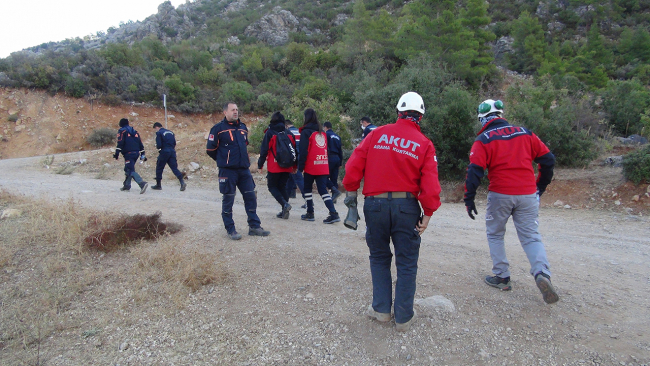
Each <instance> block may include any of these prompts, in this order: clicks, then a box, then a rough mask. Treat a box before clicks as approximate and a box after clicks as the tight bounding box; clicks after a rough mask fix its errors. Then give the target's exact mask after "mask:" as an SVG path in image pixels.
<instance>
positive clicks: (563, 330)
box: [0, 151, 650, 365]
mask: <svg viewBox="0 0 650 366" xmlns="http://www.w3.org/2000/svg"><path fill="white" fill-rule="evenodd" d="M102 154H104V155H105V154H106V152H105V151H103V152H102V151H95V152H80V153H71V154H65V155H60V156H57V157H56V159H58V160H59V161H60V160H66V159H71V160H74V159H81V158H84V159H87V160H88V164H95V165H99V164H100V163H98V161H99V160H100V159H99V156H100V155H102ZM42 160H43V157H33V158H21V159H8V160H0V172H1V173H0V188H2V189H5V190H7V191H9V192H12V193H18V194H23V195H27V196H33V197H43V198H45V199H48V200H53V201H57V200H58V201H66V200H70V199H72V200H74V201H77V202H79V203H80V204H81V205H83V206H86V207H89V208H93V209H101V210H109V211H119V212H124V213H129V214H133V213H152V212H155V211H160V212H162V214H163V216H162V217H163V220H169V221H174V222H177V223H180V224H182V225H183V226H184V227H185V229H184V230H183V232H182V233H181V234H179V236H178V240H179V242H180V241H182V242H183V243H185V245H186V246H188V247H196V248H200V249H201V250H209V251H220V252H221V253H222V254H223V257H224V262H225V265H226V267H227V269H228V271H229V272H230V273H232V274H233V276H232V278H233V280H232V282H230V283H228V284H225V285H222V286H217V287H216V288H214V289H207V288H206V289H202V290H200V291H198V292H197V293H196V294H194V295H193V297H192V299H191V301H190V305H189V306H188V307H187V309H185V310H183V311H179V312H176V313H175V314H174V315H172V316H155V315H152V314H155V312H154V311H153V310H150V313H149V314H144V312H146V309H138V308H137V307H136V308H131V309H130V310H129V313H128V315H127V317H129V319H130V322H129V324H130V325H128V326H122V327H107V328H106V329H105V332H104V333H103V334H102V336H103V337H109V336H110V339H112V340H113V341H112V342H113V343H115V342H118V340H122V339H130V342H131V344H132V346H131V348H130V349H129V350H127V351H124V352H120V351H118V350H117V347H114V346H113V344H112V343H111V346H110V347H93V346H92V345H86V344H84V343H83V342H81V343H79V344H77V345H76V346H71V345H70V344H69V343H71V342H72V343H75V344H76V343H78V342H77V340H75V339H72V338H70V337H67V338H66V336H64V335H61V336H60V338H59V339H54V340H51V341H50V342H51V343H50V344H49V346H50V347H52V348H53V351H52V354H57V355H58V354H61V355H62V356H61V357H56V358H53V359H52V360H51V361H50V363H48V364H62V365H63V364H84V363H85V362H90V363H96V364H133V365H136V364H206V365H208V364H223V365H234V364H236V365H276V364H277V365H279V364H289V365H305V364H308V365H312V364H313V365H316V364H336V365H346V364H347V365H402V364H404V365H406V364H412V365H429V364H432V365H433V364H435V365H438V364H440V365H442V364H451V365H460V364H478V365H483V364H485V365H502V364H527V365H555V364H557V365H560V364H568V365H582V364H623V363H622V362H624V363H625V364H626V365H642V364H646V365H647V364H650V332H649V331H648V329H650V274H649V273H650V235H649V234H650V220H649V219H648V217H639V216H629V215H624V214H620V213H611V212H607V211H588V210H569V209H559V208H546V209H542V210H541V211H540V228H541V233H542V237H543V239H544V242H545V245H546V249H547V252H548V256H549V260H550V263H551V266H552V268H551V269H552V271H553V283H554V285H555V286H556V288H557V289H558V292H559V295H560V302H559V303H557V304H555V305H550V306H549V305H546V304H544V302H543V301H542V298H541V295H540V294H539V291H538V290H537V288H536V287H535V284H534V281H533V280H532V277H531V276H530V275H529V274H528V270H529V265H528V262H527V259H526V257H525V255H524V253H523V250H522V249H521V247H520V245H519V242H518V240H517V236H516V233H515V230H514V226H512V224H511V223H509V225H508V232H507V235H506V242H507V249H508V258H509V260H510V262H511V269H512V273H513V275H512V278H513V286H514V289H513V291H511V292H500V291H498V290H496V289H493V288H489V287H487V286H486V285H485V284H484V283H483V277H484V276H486V275H488V274H490V268H491V261H490V256H489V251H488V248H487V243H486V239H485V231H484V230H485V227H484V222H483V220H481V219H479V217H481V213H484V212H485V202H484V200H485V197H483V198H482V199H483V202H480V201H479V202H478V210H479V217H477V220H476V221H472V220H470V219H469V218H468V217H467V215H466V213H465V208H464V206H463V205H462V204H448V203H445V204H443V205H442V207H441V208H440V210H438V211H437V212H436V213H434V215H433V217H432V220H431V224H430V226H429V229H428V230H427V232H426V233H425V234H424V235H423V238H422V247H421V253H420V261H419V272H418V289H417V293H416V299H422V298H427V297H430V296H434V295H440V296H444V297H445V298H447V299H448V300H450V301H451V302H452V303H453V304H454V306H455V311H454V312H444V311H439V312H435V311H434V312H426V311H422V312H421V314H420V316H419V318H418V320H417V323H416V324H415V326H414V328H413V329H412V330H411V331H410V332H408V333H406V334H404V335H402V334H398V333H396V332H395V331H394V329H393V327H392V326H390V325H383V324H378V323H374V322H372V321H370V320H368V319H366V318H365V317H364V316H363V311H364V309H365V308H366V307H367V305H368V303H369V302H370V301H371V283H370V271H369V266H368V259H367V256H368V253H367V247H366V245H365V239H364V231H363V226H364V225H363V224H364V223H363V221H360V222H359V223H360V230H358V231H351V230H349V229H346V228H345V227H344V226H343V225H342V224H341V223H339V224H334V225H324V224H322V223H321V221H322V220H323V219H324V218H325V217H326V215H327V212H326V210H325V208H324V205H323V204H322V202H319V201H318V200H316V222H311V223H310V222H303V221H301V220H300V218H299V215H300V213H302V212H301V211H303V210H301V209H300V208H299V206H300V205H301V204H302V202H301V201H300V200H292V202H291V204H292V205H293V210H292V211H291V217H290V219H289V220H280V219H277V218H275V214H276V213H277V212H278V211H279V205H278V204H277V203H275V202H274V201H273V199H272V197H271V196H270V194H269V193H268V191H267V190H266V186H265V180H264V179H263V177H262V176H261V175H260V174H256V181H257V184H258V186H257V191H258V215H259V216H260V218H261V220H262V226H263V227H264V228H265V229H267V230H270V231H271V235H270V236H269V237H266V238H259V237H249V236H247V235H245V234H246V232H247V230H246V217H245V214H244V207H243V201H242V200H241V196H240V195H239V194H238V195H237V199H236V201H235V207H234V216H235V222H236V223H237V228H238V230H239V231H240V232H241V233H242V234H244V238H243V239H242V240H241V241H238V242H233V241H230V240H228V239H227V237H226V233H225V230H224V228H223V223H222V221H221V217H220V212H221V199H220V195H219V194H218V189H217V183H216V182H214V181H210V180H206V179H201V178H200V177H199V178H196V180H190V181H189V184H188V188H187V190H186V191H185V192H180V191H179V190H178V187H179V186H178V182H174V181H173V180H172V179H169V178H165V180H164V181H163V191H151V190H147V192H146V193H145V194H142V195H140V194H138V190H136V189H132V191H131V192H128V193H126V192H120V191H119V187H120V186H121V182H120V181H119V180H118V179H115V177H114V179H109V180H100V179H95V178H94V177H93V175H92V174H88V173H77V172H75V173H73V174H71V175H58V174H54V173H53V171H52V169H46V168H44V167H43V165H42ZM119 164H121V163H117V162H115V163H114V165H115V167H114V169H120V168H119ZM150 170H151V169H149V170H148V171H149V172H150ZM145 178H146V177H145ZM152 183H153V182H152ZM542 199H544V198H542ZM479 200H480V198H479ZM337 209H338V210H339V212H340V213H341V214H342V215H345V206H343V204H342V200H340V202H339V204H338V205H337ZM109 296H110V295H109ZM106 301H108V299H107V300H106ZM1 355H2V350H1V349H0V356H1Z"/></svg>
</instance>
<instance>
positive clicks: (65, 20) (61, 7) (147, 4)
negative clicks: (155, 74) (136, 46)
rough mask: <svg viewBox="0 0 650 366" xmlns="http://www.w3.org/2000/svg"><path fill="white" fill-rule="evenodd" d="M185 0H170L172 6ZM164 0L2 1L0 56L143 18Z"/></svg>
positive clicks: (176, 5)
mask: <svg viewBox="0 0 650 366" xmlns="http://www.w3.org/2000/svg"><path fill="white" fill-rule="evenodd" d="M185 1H186V0H171V3H172V5H173V6H174V7H178V6H179V5H181V4H184V3H185ZM163 2H164V0H100V1H98V0H8V1H3V2H2V3H3V4H2V15H3V16H2V21H0V34H1V35H2V38H1V40H0V58H5V57H7V56H9V55H10V54H11V53H12V52H16V51H20V50H22V49H23V48H28V47H33V46H38V45H40V44H42V43H46V42H58V41H63V40H65V39H67V38H75V37H80V38H83V37H84V36H87V35H90V34H92V35H94V34H96V33H97V32H98V31H104V32H106V30H107V29H108V28H109V27H116V28H117V27H119V25H120V22H124V23H126V22H128V21H129V20H133V21H134V22H135V21H138V20H144V19H145V18H146V17H148V16H150V15H153V14H156V13H157V12H158V5H160V4H161V3H163Z"/></svg>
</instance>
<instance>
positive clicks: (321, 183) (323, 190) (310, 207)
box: [302, 173, 336, 213]
mask: <svg viewBox="0 0 650 366" xmlns="http://www.w3.org/2000/svg"><path fill="white" fill-rule="evenodd" d="M304 177H305V190H304V191H303V193H302V195H303V197H305V200H306V201H307V212H311V213H313V212H314V200H313V198H312V193H311V191H312V189H313V186H314V181H316V188H317V189H318V194H320V196H321V198H322V199H323V202H324V203H325V206H327V209H328V210H329V211H330V213H336V209H335V208H334V203H333V202H332V196H330V194H329V193H328V192H327V175H311V174H309V173H305V174H304Z"/></svg>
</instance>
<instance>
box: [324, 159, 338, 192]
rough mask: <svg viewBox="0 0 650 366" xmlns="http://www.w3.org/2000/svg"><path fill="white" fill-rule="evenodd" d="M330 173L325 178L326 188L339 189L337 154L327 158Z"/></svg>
mask: <svg viewBox="0 0 650 366" xmlns="http://www.w3.org/2000/svg"><path fill="white" fill-rule="evenodd" d="M328 163H329V167H330V175H329V177H328V179H327V188H329V189H332V188H334V189H336V190H338V189H339V168H340V167H341V159H339V158H338V157H337V156H334V157H332V158H331V159H330V160H329V162H328Z"/></svg>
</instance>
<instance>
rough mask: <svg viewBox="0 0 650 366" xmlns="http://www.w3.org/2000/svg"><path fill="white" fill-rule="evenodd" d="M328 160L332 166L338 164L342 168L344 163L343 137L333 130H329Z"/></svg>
mask: <svg viewBox="0 0 650 366" xmlns="http://www.w3.org/2000/svg"><path fill="white" fill-rule="evenodd" d="M326 134H327V158H328V159H329V161H330V164H332V163H336V164H338V166H341V161H343V149H342V148H341V137H339V135H337V134H336V133H334V131H332V130H327V132H326Z"/></svg>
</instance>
